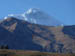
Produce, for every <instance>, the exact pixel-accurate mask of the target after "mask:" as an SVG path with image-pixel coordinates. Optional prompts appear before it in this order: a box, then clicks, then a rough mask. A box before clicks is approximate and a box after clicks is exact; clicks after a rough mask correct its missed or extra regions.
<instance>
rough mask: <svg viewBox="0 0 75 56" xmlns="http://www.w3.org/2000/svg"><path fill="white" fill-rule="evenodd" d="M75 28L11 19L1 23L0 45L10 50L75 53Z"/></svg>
mask: <svg viewBox="0 0 75 56" xmlns="http://www.w3.org/2000/svg"><path fill="white" fill-rule="evenodd" d="M74 43H75V26H74V25H73V26H58V27H53V26H43V25H38V24H31V23H28V22H26V21H23V20H19V19H16V18H14V17H9V18H7V19H5V20H3V21H1V22H0V45H8V46H9V49H21V50H37V51H43V52H57V53H75V44H74Z"/></svg>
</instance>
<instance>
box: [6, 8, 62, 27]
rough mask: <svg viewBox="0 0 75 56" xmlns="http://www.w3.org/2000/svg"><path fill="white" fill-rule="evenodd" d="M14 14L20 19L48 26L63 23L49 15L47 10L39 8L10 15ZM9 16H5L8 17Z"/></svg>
mask: <svg viewBox="0 0 75 56" xmlns="http://www.w3.org/2000/svg"><path fill="white" fill-rule="evenodd" d="M10 16H13V17H15V18H18V19H20V20H25V21H27V22H30V23H34V24H40V25H46V26H60V25H63V23H61V22H60V21H58V20H56V19H55V18H53V17H51V16H49V15H48V14H46V13H45V12H43V11H41V10H40V9H37V8H31V9H29V10H28V11H27V12H25V13H23V14H9V15H8V17H10ZM6 18H7V17H5V19H6Z"/></svg>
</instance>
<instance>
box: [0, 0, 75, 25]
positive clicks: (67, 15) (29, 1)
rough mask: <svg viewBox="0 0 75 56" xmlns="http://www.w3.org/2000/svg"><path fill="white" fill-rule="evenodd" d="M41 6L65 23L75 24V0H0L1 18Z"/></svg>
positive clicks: (43, 9)
mask: <svg viewBox="0 0 75 56" xmlns="http://www.w3.org/2000/svg"><path fill="white" fill-rule="evenodd" d="M29 8H40V9H41V10H42V11H44V12H46V13H48V14H49V15H50V16H52V17H54V18H56V19H57V20H59V21H61V22H63V23H64V24H68V25H72V24H75V0H0V19H2V18H3V17H5V16H7V15H8V14H20V13H23V12H25V11H27V10H28V9H29Z"/></svg>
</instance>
